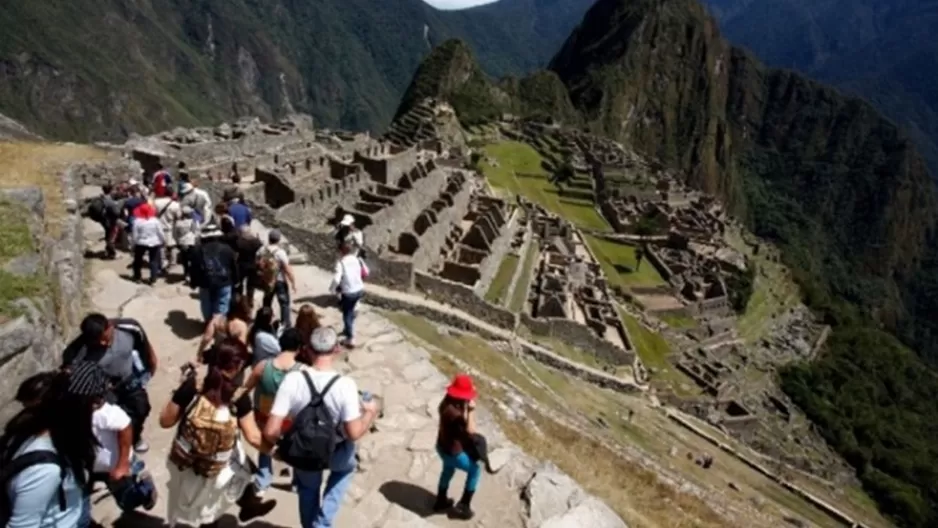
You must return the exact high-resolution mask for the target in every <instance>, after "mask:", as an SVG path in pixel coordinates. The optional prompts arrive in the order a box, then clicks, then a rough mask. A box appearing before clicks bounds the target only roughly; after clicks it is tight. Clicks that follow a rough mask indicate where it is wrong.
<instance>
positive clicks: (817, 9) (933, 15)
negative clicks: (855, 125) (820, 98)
mask: <svg viewBox="0 0 938 528" xmlns="http://www.w3.org/2000/svg"><path fill="white" fill-rule="evenodd" d="M706 3H707V4H708V5H709V6H710V8H711V9H712V10H713V12H714V13H715V14H716V16H717V18H718V19H719V21H720V27H721V29H722V31H723V33H724V34H725V35H726V37H727V38H728V39H729V40H730V41H731V42H733V43H735V44H738V45H741V46H745V47H747V48H749V49H751V50H752V51H753V52H754V53H756V54H757V55H758V56H759V57H760V58H761V59H763V60H764V61H765V62H766V63H767V64H770V65H772V66H777V67H781V68H791V69H794V70H797V71H801V72H804V73H805V74H807V75H809V76H811V77H813V78H815V79H818V80H820V81H823V82H826V83H830V84H833V85H835V86H838V87H839V88H842V89H844V90H846V91H849V92H851V93H856V94H859V95H861V96H863V97H864V98H866V99H868V100H869V101H870V102H872V103H873V104H874V105H876V107H877V108H879V109H880V111H882V112H883V113H884V114H885V115H887V116H889V117H890V118H892V119H895V120H896V122H897V123H899V125H900V126H902V127H903V128H904V129H905V130H906V131H907V133H908V134H909V136H910V137H911V138H912V139H913V140H914V141H915V143H916V145H917V146H918V148H919V151H920V152H921V153H922V154H923V156H925V158H926V159H927V160H928V162H929V166H930V167H931V172H932V175H933V176H936V177H938V95H936V94H935V91H934V89H932V87H933V86H934V85H935V83H936V82H938V41H936V40H935V38H934V28H935V26H936V24H938V2H936V1H934V0H820V1H807V0H780V1H776V2H754V1H752V0H706Z"/></svg>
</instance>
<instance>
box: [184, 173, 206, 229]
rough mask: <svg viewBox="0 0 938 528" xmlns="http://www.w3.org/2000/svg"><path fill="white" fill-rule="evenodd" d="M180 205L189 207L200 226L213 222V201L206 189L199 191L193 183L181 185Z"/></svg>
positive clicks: (186, 182) (185, 182)
mask: <svg viewBox="0 0 938 528" xmlns="http://www.w3.org/2000/svg"><path fill="white" fill-rule="evenodd" d="M179 204H180V205H188V206H189V207H191V208H192V211H193V213H194V214H195V215H196V220H198V222H199V223H200V224H206V223H209V222H211V221H212V199H211V198H210V197H209V195H208V193H207V192H205V190H204V189H199V188H198V187H196V186H195V185H193V184H192V183H191V182H188V181H183V182H182V183H180V184H179Z"/></svg>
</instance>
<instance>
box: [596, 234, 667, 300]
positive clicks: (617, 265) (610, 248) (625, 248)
mask: <svg viewBox="0 0 938 528" xmlns="http://www.w3.org/2000/svg"><path fill="white" fill-rule="evenodd" d="M583 236H584V238H585V242H586V244H587V245H588V246H589V248H590V251H592V252H593V256H595V257H596V260H598V261H599V265H600V266H602V268H603V273H605V274H606V278H607V279H608V280H609V283H610V284H612V285H616V284H618V285H619V286H622V287H623V288H628V287H630V286H664V285H666V284H667V282H666V281H665V280H664V278H662V277H661V274H660V273H658V270H656V269H655V267H654V266H652V264H651V262H649V261H648V259H643V260H642V265H641V267H639V266H638V259H636V258H635V249H636V248H635V247H634V246H630V245H628V244H621V243H619V242H613V241H611V240H606V239H603V238H599V237H596V236H593V235H586V234H584V235H583Z"/></svg>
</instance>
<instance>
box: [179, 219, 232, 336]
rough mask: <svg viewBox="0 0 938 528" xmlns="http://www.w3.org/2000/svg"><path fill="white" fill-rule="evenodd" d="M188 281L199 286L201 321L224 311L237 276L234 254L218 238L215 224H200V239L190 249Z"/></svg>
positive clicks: (223, 313) (218, 231)
mask: <svg viewBox="0 0 938 528" xmlns="http://www.w3.org/2000/svg"><path fill="white" fill-rule="evenodd" d="M189 273H190V279H191V280H190V285H191V286H192V287H193V288H198V289H199V304H200V308H201V310H202V319H203V320H204V321H205V324H209V323H211V321H212V319H214V318H215V316H218V315H226V314H227V313H228V310H229V308H230V306H231V295H232V289H233V286H234V282H235V278H236V277H237V274H238V270H237V255H235V252H234V250H233V249H231V246H229V245H227V244H225V243H224V241H223V240H222V239H221V230H219V229H218V227H217V226H216V225H215V224H207V225H205V226H204V227H203V228H202V234H201V243H200V244H199V245H197V246H196V247H195V248H194V249H193V250H192V262H191V263H190V266H189Z"/></svg>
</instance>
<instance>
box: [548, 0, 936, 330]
mask: <svg viewBox="0 0 938 528" xmlns="http://www.w3.org/2000/svg"><path fill="white" fill-rule="evenodd" d="M550 68H551V70H553V71H555V72H556V73H557V74H558V76H559V77H560V78H561V80H563V82H564V83H565V85H566V86H567V88H568V90H569V92H570V97H571V100H572V101H573V104H574V106H575V107H576V108H577V109H578V110H579V111H580V112H581V113H582V114H583V115H584V116H585V118H586V121H587V123H588V125H589V126H590V128H592V129H593V130H594V131H597V132H600V133H603V134H606V135H608V136H610V137H613V138H616V139H618V140H621V141H623V142H626V143H629V144H631V145H632V146H633V147H634V148H636V149H637V150H639V151H641V152H643V153H645V154H646V155H649V156H651V157H654V158H657V159H660V160H661V161H663V162H666V163H669V164H671V165H673V166H675V167H676V168H679V169H682V170H684V171H686V172H687V174H688V178H689V180H690V182H691V183H692V184H695V185H697V186H699V187H701V188H703V189H705V190H707V191H709V192H713V193H716V194H719V195H722V196H723V197H724V198H725V199H726V200H727V201H728V202H729V203H730V204H731V205H733V206H734V208H735V210H736V212H737V213H738V214H740V215H741V216H742V217H743V218H745V219H747V220H748V222H749V223H750V225H751V226H752V227H753V228H754V229H755V231H756V233H757V234H760V235H763V236H767V237H770V238H772V239H775V240H777V241H780V242H781V243H782V244H783V245H786V247H787V248H788V249H789V251H788V254H789V258H790V259H791V261H792V262H793V263H794V264H796V266H795V267H796V268H797V269H800V270H802V274H803V277H802V278H803V279H804V281H805V282H810V283H812V284H816V285H817V291H815V292H812V294H813V295H815V296H816V297H817V298H816V299H815V300H816V301H817V302H816V303H815V304H816V305H819V304H820V305H823V304H828V303H832V302H835V301H833V300H831V299H830V298H829V297H830V294H834V295H835V297H836V298H838V299H846V300H847V301H849V302H850V303H855V304H857V305H859V306H862V307H863V308H862V309H863V310H864V311H866V312H868V313H869V314H871V315H874V316H876V318H877V319H878V320H879V321H881V322H883V323H884V324H886V325H887V326H889V327H890V328H895V327H896V324H897V322H898V320H899V319H901V318H902V317H903V315H904V314H905V312H906V310H905V308H904V307H903V306H902V302H901V299H900V297H901V292H902V291H903V290H904V289H905V288H907V287H908V286H909V281H910V279H911V278H912V277H913V276H914V274H915V273H916V272H917V271H918V269H919V267H920V263H921V261H922V258H923V255H924V251H925V249H926V247H927V244H926V242H927V238H928V237H929V236H930V233H931V232H932V231H933V230H934V227H935V223H936V219H938V199H936V192H935V186H934V184H933V182H932V181H931V179H930V178H929V175H928V171H927V168H926V166H925V163H924V161H923V160H922V158H921V157H920V156H919V155H918V154H917V152H916V151H915V149H914V147H913V146H912V145H911V143H910V142H909V141H908V140H907V139H906V138H905V137H904V136H903V135H902V134H901V132H900V131H899V129H898V128H897V127H896V126H895V125H894V124H893V123H891V122H889V121H888V120H886V119H884V118H882V117H881V116H880V115H879V114H878V113H877V112H876V111H875V110H874V109H873V108H872V106H871V105H869V104H868V103H866V102H864V101H861V100H859V99H856V98H853V97H848V96H845V95H843V94H840V93H838V92H837V91H836V90H834V89H832V88H830V87H827V86H824V85H821V84H819V83H817V82H814V81H810V80H808V79H807V78H805V77H803V76H800V75H798V74H795V73H792V72H789V71H784V70H775V69H771V68H767V67H765V66H763V65H762V64H761V63H759V62H758V60H756V59H755V58H754V57H752V56H751V55H750V54H748V53H747V52H745V51H742V50H740V49H737V48H733V47H732V46H730V45H729V44H728V43H727V42H726V41H725V40H723V38H722V37H721V36H720V34H719V31H718V29H717V25H716V23H715V22H714V20H713V19H712V18H711V17H710V16H709V15H708V14H707V12H706V10H705V9H704V7H703V6H701V5H700V4H699V3H697V2H696V1H694V0H666V1H656V0H638V1H629V2H626V1H622V0H600V1H599V2H597V3H596V4H595V5H594V6H593V7H592V8H591V9H590V10H589V11H588V12H587V14H586V15H585V17H584V20H583V22H582V23H581V24H580V26H578V28H577V29H576V30H575V31H574V32H573V34H572V35H571V36H570V38H569V39H568V40H567V42H566V43H565V44H564V46H563V47H562V48H561V50H560V51H559V52H558V54H557V55H556V57H555V58H554V59H553V60H552V61H551V64H550ZM838 302H839V301H838Z"/></svg>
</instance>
